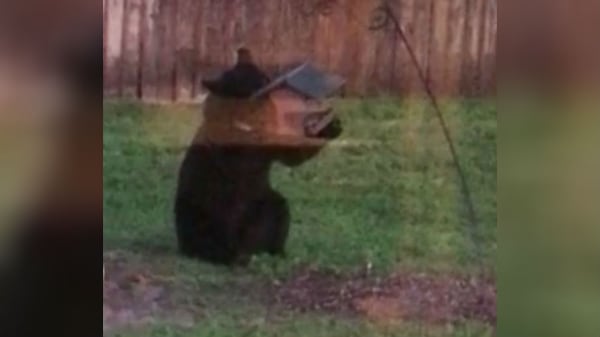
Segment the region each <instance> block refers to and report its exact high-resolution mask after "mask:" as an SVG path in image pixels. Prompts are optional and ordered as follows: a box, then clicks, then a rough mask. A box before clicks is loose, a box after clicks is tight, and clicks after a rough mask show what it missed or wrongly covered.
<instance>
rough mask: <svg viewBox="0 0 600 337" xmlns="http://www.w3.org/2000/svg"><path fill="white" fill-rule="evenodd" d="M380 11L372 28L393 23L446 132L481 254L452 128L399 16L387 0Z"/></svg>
mask: <svg viewBox="0 0 600 337" xmlns="http://www.w3.org/2000/svg"><path fill="white" fill-rule="evenodd" d="M378 11H380V14H383V17H379V18H376V19H378V20H379V21H380V22H379V23H376V24H374V25H373V26H372V27H371V29H373V30H378V29H382V28H384V27H385V26H387V25H388V24H389V23H390V22H391V23H392V25H393V29H394V31H395V32H396V34H398V36H399V37H400V39H401V40H402V42H403V44H404V46H405V47H406V51H407V52H408V55H409V56H410V59H411V62H412V63H413V65H414V66H415V69H416V70H417V74H418V76H419V80H420V81H421V82H422V84H423V87H424V88H425V92H426V94H427V96H428V97H429V100H430V101H431V105H432V106H433V109H434V111H435V113H436V115H437V117H438V119H439V121H440V124H441V127H442V131H443V133H444V137H445V138H446V141H447V143H448V146H449V148H450V153H451V155H452V159H453V162H454V166H455V168H456V171H457V172H458V176H459V179H460V184H461V188H462V191H463V195H464V197H465V201H466V204H467V212H468V216H469V223H470V225H471V238H472V241H473V245H474V249H475V250H476V255H479V254H480V249H479V242H478V241H479V240H478V237H477V232H476V230H477V227H478V226H477V224H478V220H477V214H476V212H475V207H474V204H473V199H472V197H471V192H470V189H469V185H468V183H467V178H466V175H465V173H464V170H463V168H462V166H461V164H460V160H459V157H458V152H457V151H456V146H455V145H454V141H453V140H452V136H451V134H450V130H449V128H448V125H447V124H446V120H445V119H444V115H443V114H442V111H441V108H440V106H439V103H438V100H437V98H436V96H435V94H434V93H433V90H432V89H431V85H430V83H429V81H428V80H427V77H426V76H425V72H424V71H423V68H422V67H421V65H420V64H419V61H418V60H417V57H416V55H415V52H414V49H413V48H412V46H411V44H410V41H409V40H408V38H407V37H406V34H405V32H404V29H403V28H402V26H401V25H400V22H399V21H398V18H397V17H396V15H395V14H394V11H393V10H392V8H391V6H390V5H389V4H388V3H387V2H384V4H383V5H382V6H381V7H380V8H379V9H378Z"/></svg>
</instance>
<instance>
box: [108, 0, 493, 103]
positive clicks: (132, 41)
mask: <svg viewBox="0 0 600 337" xmlns="http://www.w3.org/2000/svg"><path fill="white" fill-rule="evenodd" d="M103 1H104V55H103V56H104V69H105V71H104V73H105V75H104V76H105V78H104V83H105V84H104V90H105V96H107V97H126V98H139V99H143V100H148V101H154V100H159V101H162V100H173V101H188V100H193V99H194V98H196V97H198V95H199V94H200V93H201V92H202V88H201V87H200V85H199V81H200V79H201V78H202V77H206V76H214V75H215V74H218V72H219V71H221V70H223V69H224V68H225V67H227V66H229V65H230V64H231V63H232V62H233V61H234V50H235V49H236V48H237V47H239V46H241V45H244V46H247V47H249V48H250V49H251V50H252V51H253V53H254V54H255V58H256V59H257V63H258V64H259V65H260V66H262V67H264V68H265V69H267V70H268V71H272V72H275V71H277V70H278V69H280V68H281V67H283V66H287V65H289V64H291V63H297V62H300V61H303V60H306V59H309V60H311V61H313V62H314V63H315V64H316V65H317V66H318V67H321V68H323V69H324V70H329V71H333V72H336V73H338V74H341V75H343V76H345V77H346V78H347V79H348V87H347V92H348V93H350V94H361V95H362V94H367V95H371V94H380V93H389V94H400V95H402V94H408V93H414V92H419V91H420V90H422V86H421V83H420V82H419V81H418V78H417V75H416V71H415V69H414V67H413V65H412V64H411V63H410V60H409V58H408V54H407V53H406V50H405V49H404V46H403V45H402V44H401V42H400V40H399V39H398V38H397V36H396V35H395V34H394V33H393V31H392V30H390V29H387V30H379V31H373V30H370V29H369V25H370V23H371V20H372V17H373V11H374V9H375V8H377V6H378V5H379V4H380V1H381V0H329V1H328V0H103ZM324 2H327V3H330V5H331V7H330V8H331V10H330V11H326V12H317V13H308V12H307V10H309V9H310V8H311V7H312V4H314V3H324ZM390 2H391V3H392V5H393V7H394V10H395V12H396V14H397V15H398V16H399V18H400V19H401V24H402V25H403V26H404V28H405V29H406V31H407V35H408V38H409V39H410V40H411V43H412V45H413V47H414V48H415V51H416V54H417V57H418V58H419V62H420V63H421V64H422V65H423V68H424V69H425V71H426V74H427V76H428V78H429V81H430V83H431V84H432V86H433V88H434V90H435V91H436V92H437V93H439V94H444V95H487V94H493V93H494V91H495V82H496V79H495V76H496V74H495V70H496V66H495V60H496V34H497V26H496V23H497V14H496V11H497V9H496V5H495V0H395V1H390Z"/></svg>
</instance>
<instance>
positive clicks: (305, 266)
mask: <svg viewBox="0 0 600 337" xmlns="http://www.w3.org/2000/svg"><path fill="white" fill-rule="evenodd" d="M336 106H337V111H338V112H339V115H340V117H341V119H342V121H343V123H344V127H345V129H344V133H343V135H342V137H341V138H340V139H338V140H336V141H334V142H332V143H331V144H330V145H329V146H328V147H327V148H326V149H325V150H324V151H323V152H321V153H320V154H319V156H318V157H316V158H315V159H313V160H312V161H310V162H308V163H306V164H305V165H303V166H301V167H299V168H294V169H289V168H285V167H283V166H276V167H275V168H274V170H273V171H272V173H271V176H272V181H273V185H274V186H276V187H277V188H278V190H280V191H281V192H282V193H283V194H284V195H285V196H286V197H287V198H288V200H289V202H290V205H291V209H292V218H293V219H292V226H291V231H290V237H289V240H288V258H287V259H285V260H280V259H273V258H269V257H258V258H256V259H255V260H253V261H252V263H251V265H250V266H249V267H248V268H246V269H234V270H229V269H226V268H221V267H213V266H209V265H206V264H203V263H199V262H196V261H190V260H187V259H183V258H181V257H179V256H177V255H176V249H175V236H174V231H173V214H172V205H173V197H174V190H175V185H176V177H177V169H178V165H179V163H180V161H181V159H182V155H183V151H184V149H185V146H186V145H187V144H188V142H189V141H190V139H191V136H192V134H193V133H194V131H195V129H196V128H197V126H198V123H199V107H196V106H147V105H146V106H144V105H138V104H130V103H124V102H106V104H105V111H104V112H105V115H104V248H105V262H106V263H107V272H108V277H109V279H111V280H112V281H111V282H112V283H113V284H112V288H110V289H109V291H107V290H106V289H105V296H108V299H105V302H106V303H110V304H111V306H110V308H111V309H112V310H111V311H110V312H109V313H110V315H109V316H110V317H113V318H111V319H110V320H108V319H107V318H106V317H105V324H106V325H107V327H108V328H107V332H106V334H108V335H112V336H290V337H293V336H456V337H458V336H481V335H483V336H485V335H487V334H488V333H490V330H491V328H490V326H489V324H486V323H485V322H481V321H482V320H478V319H475V318H477V317H479V316H477V315H471V316H469V317H467V318H464V317H463V319H461V320H455V319H453V318H454V314H456V312H454V311H452V314H448V315H446V316H448V317H446V316H444V319H437V320H433V319H429V318H431V317H430V316H431V315H429V314H424V313H422V315H421V316H419V317H418V318H424V319H422V320H421V319H415V320H412V319H408V318H414V315H408V314H406V315H404V316H402V315H391V316H393V319H392V318H390V317H387V316H386V315H384V314H380V313H379V312H380V311H381V310H375V309H373V308H374V307H377V308H379V307H380V306H381V303H380V302H377V303H378V304H377V306H375V305H370V306H369V308H370V309H365V310H363V311H360V310H345V308H346V306H344V305H343V303H345V302H344V301H342V300H341V299H340V298H338V297H335V296H333V295H332V294H333V292H334V291H333V290H332V289H337V288H338V287H342V288H343V287H346V286H348V287H349V289H350V288H351V289H354V288H352V287H354V286H353V285H352V286H349V285H350V284H353V282H354V281H353V280H359V279H360V282H362V283H361V284H362V287H367V288H369V289H371V288H374V286H373V284H375V283H373V282H376V281H375V280H382V279H383V280H387V279H389V280H392V279H393V280H397V282H396V281H394V282H396V283H394V282H392V281H389V282H388V281H383V283H384V284H386V285H388V286H389V287H390V289H404V288H402V286H392V284H413V283H411V282H413V281H414V284H416V285H417V288H418V289H421V288H419V287H421V286H422V285H423V284H425V283H427V285H428V286H424V285H423V287H424V288H423V291H424V292H427V291H428V290H429V291H431V293H433V294H434V295H435V294H436V291H437V292H438V293H439V295H440V298H442V297H445V296H443V295H444V294H447V293H451V294H454V293H453V292H454V290H452V289H454V288H453V287H450V286H448V284H451V283H453V282H454V283H457V284H458V283H460V282H458V281H456V280H462V279H466V280H471V279H474V278H475V279H477V281H473V282H475V283H477V282H481V285H482V287H484V286H486V285H489V284H493V275H494V261H495V255H496V249H497V244H496V107H495V102H494V101H485V100H472V101H462V102H446V103H445V104H444V113H445V116H446V118H447V121H448V124H449V126H450V128H451V130H452V133H453V136H454V139H455V142H456V144H457V147H458V152H459V155H460V160H461V163H462V165H463V167H464V169H465V171H466V175H467V178H468V181H469V185H470V189H471V192H472V195H473V200H474V204H475V209H476V211H477V215H478V222H477V224H476V226H471V225H470V224H469V223H468V221H467V217H466V216H465V209H466V208H465V207H466V206H465V201H464V198H463V196H462V194H461V190H460V189H459V184H458V180H457V175H456V170H455V168H454V164H453V162H452V158H451V156H450V153H449V150H448V145H447V143H446V142H445V139H444V137H443V133H442V130H441V128H440V126H439V123H438V121H437V119H436V118H435V115H434V113H433V111H432V110H431V109H430V108H429V106H428V105H427V104H426V103H424V102H421V101H407V100H404V101H400V100H396V99H387V98H379V99H367V100H355V99H347V100H341V101H339V102H337V103H336ZM482 274H485V275H486V277H487V278H488V279H491V281H490V280H488V281H485V282H484V281H479V280H480V277H482V276H481V275H482ZM407 275H414V277H413V276H407ZM423 275H425V276H423ZM405 278H408V279H409V281H406V280H405ZM302 280H305V281H306V280H308V281H306V282H304V283H302V282H301V281H302ZM334 280H335V282H334ZM399 280H404V281H402V282H404V283H402V282H400V281H399ZM415 280H416V281H415ZM444 280H446V281H447V282H446V281H444ZM336 282H337V283H336ZM386 282H387V283H386ZM406 282H408V283H406ZM473 282H470V283H473ZM466 283H469V282H466ZM377 284H379V283H377ZM477 284H479V283H477ZM356 287H359V286H356ZM449 287H450V288H449ZM298 289H300V290H303V291H305V293H304V294H305V297H307V298H311V300H312V302H311V301H300V300H299V299H298V298H296V297H298V296H296V297H294V296H295V295H293V294H295V292H294V290H298ZM324 289H325V290H327V291H325V290H324ZM344 289H345V288H344ZM432 289H433V290H432ZM296 293H297V292H296ZM359 293H361V292H360V291H359V290H356V294H357V295H356V296H359V295H358V294H359ZM463 293H464V294H466V295H464V296H467V295H468V294H467V293H466V292H464V291H462V290H460V289H458V288H457V289H456V295H455V296H458V297H461V296H463V295H461V294H463ZM107 294H108V295H107ZM149 294H150V295H149ZM290 294H292V295H290ZM315 294H317V295H315ZM361 294H362V293H361ZM390 294H395V293H393V292H392V293H388V294H387V295H386V296H387V297H388V298H389V297H390V296H392V295H390ZM398 294H400V293H399V292H398ZM327 296H333V297H335V298H334V300H335V299H337V301H338V302H339V303H338V302H336V303H337V304H336V305H334V306H332V307H331V308H326V310H325V309H323V307H326V305H324V304H323V303H320V302H319V298H314V299H313V298H312V297H327ZM398 296H400V295H398ZM451 296H454V295H451ZM300 297H302V296H300ZM373 297H374V298H375V297H376V298H377V299H378V300H381V298H383V297H385V296H373ZM392 297H393V296H392ZM446 297H447V296H446ZM274 299H276V300H274ZM300 302H301V303H300ZM304 302H308V303H304ZM466 302H468V301H466ZM466 302H465V303H466ZM352 303H353V307H354V309H356V307H361V306H360V305H356V303H358V302H356V301H354V302H352ZM361 303H363V302H361ZM365 303H366V302H365ZM369 303H371V302H369ZM409 303H413V302H409ZM350 306H352V305H350ZM117 307H118V309H116V308H117ZM362 307H364V306H362ZM385 307H389V305H388V306H385ZM424 307H427V305H425V306H424ZM430 307H431V305H430ZM427 308H429V307H427ZM388 309H389V308H388ZM457 310H458V309H457ZM388 311H392V312H395V311H402V310H399V309H397V310H391V309H390V310H387V311H385V312H388ZM425 311H427V310H424V311H423V312H425ZM467 311H468V310H467ZM457 312H458V311H457ZM469 312H470V311H469ZM105 314H106V311H105ZM494 314H495V311H494ZM105 316H106V315H105ZM382 316H385V317H386V319H381V318H382ZM388 316H389V315H388ZM398 316H402V317H403V319H401V321H402V324H398V322H397V321H398V320H399V319H398ZM407 317H408V318H407ZM436 317H437V316H436ZM450 318H452V319H450ZM391 321H394V322H395V323H394V324H392V323H390V322H391ZM124 322H127V323H129V324H128V326H125V325H123V323H124ZM440 322H443V324H442V323H440ZM488 323H489V322H488Z"/></svg>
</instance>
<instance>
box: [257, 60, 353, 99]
mask: <svg viewBox="0 0 600 337" xmlns="http://www.w3.org/2000/svg"><path fill="white" fill-rule="evenodd" d="M345 83H346V81H345V80H344V79H343V78H342V77H340V76H337V75H332V74H327V73H324V72H322V71H320V70H318V69H317V68H315V67H314V66H313V65H311V64H310V63H308V62H305V63H303V64H301V65H300V66H297V67H295V68H293V69H292V70H290V71H288V72H286V73H284V74H283V75H281V76H279V77H277V78H276V79H274V80H273V81H271V83H269V84H268V85H267V86H265V87H264V88H262V89H260V90H259V91H258V92H256V93H255V94H254V95H253V97H262V96H264V95H267V94H269V93H270V92H271V91H273V90H276V89H279V88H287V89H289V90H292V91H295V92H296V93H298V94H300V95H303V96H305V97H308V98H310V99H317V100H321V99H325V98H328V97H330V96H332V95H333V94H335V93H336V92H337V91H338V90H340V88H341V87H342V86H343V85H344V84H345Z"/></svg>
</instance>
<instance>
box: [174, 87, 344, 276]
mask: <svg viewBox="0 0 600 337" xmlns="http://www.w3.org/2000/svg"><path fill="white" fill-rule="evenodd" d="M209 99H210V98H209ZM205 124H209V123H208V121H205ZM204 131H205V130H203V128H200V129H199V130H198V134H197V135H196V138H195V141H194V143H193V144H192V145H191V146H190V147H189V148H188V150H187V152H186V154H185V157H184V159H183V162H182V164H181V167H180V172H179V180H178V186H177V192H176V197H175V225H176V234H177V240H178V245H179V251H180V252H181V253H182V254H184V255H186V256H189V257H195V258H200V259H203V260H206V261H209V262H212V263H217V264H227V265H232V264H242V265H244V264H246V263H247V262H248V261H249V258H250V257H251V256H252V255H254V254H258V253H268V254H271V255H280V256H281V255H284V253H285V252H284V247H285V242H286V239H287V236H288V228H289V225H290V211H289V207H288V203H287V201H286V199H285V197H283V196H282V195H281V194H280V193H279V192H277V191H275V190H274V189H273V187H272V186H271V184H270V181H269V171H270V169H271V166H272V165H273V163H274V162H280V163H283V164H284V165H287V166H296V165H300V164H302V163H303V162H305V161H307V160H309V159H310V158H312V157H313V156H315V155H316V154H317V153H318V152H319V151H320V149H321V148H322V146H316V145H314V144H312V145H311V144H308V143H305V144H302V143H300V144H294V145H289V144H288V145H278V144H277V143H270V144H265V143H262V144H261V143H252V142H236V141H233V139H229V138H228V140H227V141H225V142H215V141H207V140H206V139H203V138H202V133H203V132H204ZM340 132H341V125H340V123H339V120H334V122H332V123H330V124H329V126H328V127H327V128H325V130H324V132H322V134H323V135H327V136H329V138H335V137H337V136H338V135H339V134H340Z"/></svg>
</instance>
